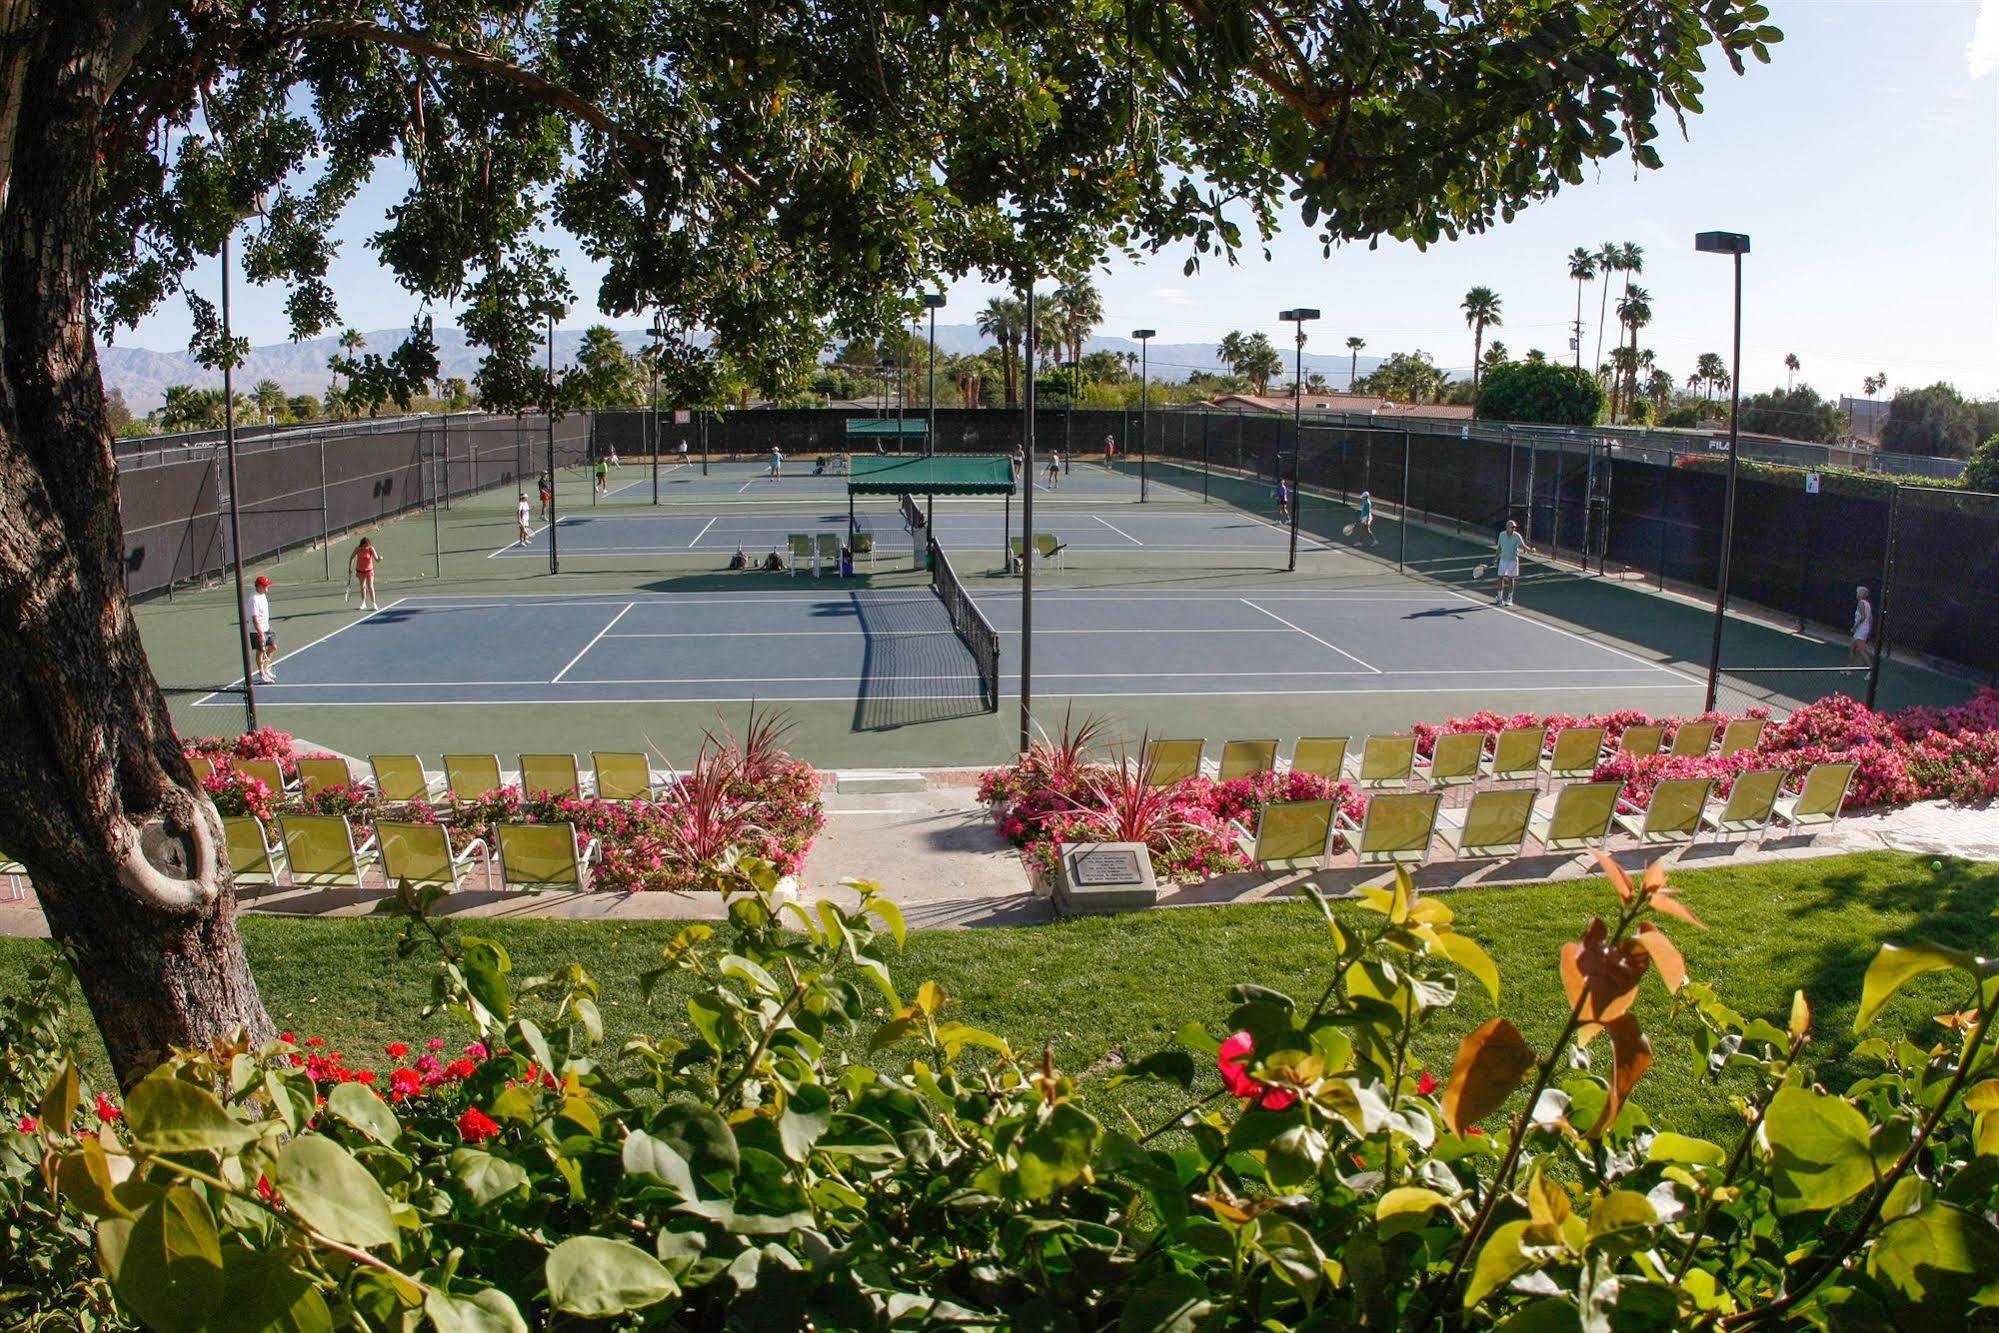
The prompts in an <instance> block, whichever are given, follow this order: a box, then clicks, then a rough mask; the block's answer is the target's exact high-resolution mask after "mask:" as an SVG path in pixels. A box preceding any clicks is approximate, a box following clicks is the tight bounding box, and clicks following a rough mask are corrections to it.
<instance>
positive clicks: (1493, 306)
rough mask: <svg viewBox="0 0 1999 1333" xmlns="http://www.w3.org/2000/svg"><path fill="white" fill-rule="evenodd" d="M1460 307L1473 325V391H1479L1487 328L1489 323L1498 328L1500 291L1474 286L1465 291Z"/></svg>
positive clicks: (1468, 322)
mask: <svg viewBox="0 0 1999 1333" xmlns="http://www.w3.org/2000/svg"><path fill="white" fill-rule="evenodd" d="M1458 308H1459V309H1460V310H1462V311H1464V312H1465V323H1467V324H1469V325H1471V391H1472V392H1473V393H1474V394H1476V393H1477V392H1478V383H1479V357H1480V356H1481V355H1482V354H1483V353H1484V350H1485V330H1486V326H1487V325H1491V326H1492V327H1493V328H1498V327H1499V325H1500V322H1501V321H1500V318H1499V293H1498V292H1495V291H1494V290H1492V288H1490V287H1474V288H1472V289H1471V290H1470V291H1468V292H1466V293H1465V299H1464V300H1463V301H1461V302H1460V303H1459V305H1458Z"/></svg>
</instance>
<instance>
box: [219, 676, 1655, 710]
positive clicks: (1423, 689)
mask: <svg viewBox="0 0 1999 1333" xmlns="http://www.w3.org/2000/svg"><path fill="white" fill-rule="evenodd" d="M1353 674H1355V675H1358V674H1359V673H1358V672H1355V673H1353ZM963 679H965V680H967V681H970V680H976V679H978V677H976V676H966V677H963ZM1036 679H1037V680H1047V679H1069V677H1044V676H1038V675H1037V677H1036ZM1000 680H1001V684H1002V685H1004V684H1005V683H1006V682H1007V681H1014V682H1015V683H1016V684H1017V683H1018V680H1019V678H1018V677H1017V676H1002V677H1001V678H1000ZM371 683H373V684H379V683H380V682H379V681H377V682H371ZM530 683H531V684H533V683H539V682H530ZM572 683H573V684H574V683H581V682H572ZM276 688H279V689H283V688H285V687H283V686H278V687H276ZM1469 688H1471V687H1467V686H1461V685H1444V686H1430V685H1425V686H1420V687H1418V688H1415V689H1382V690H1376V689H1359V690H1298V689H1278V690H1238V691H1235V692H1236V693H1239V694H1246V695H1251V696H1255V697H1258V698H1261V697H1263V696H1265V695H1271V696H1276V695H1291V696H1305V697H1311V698H1320V697H1324V698H1332V697H1335V696H1342V695H1373V694H1464V693H1466V692H1467V690H1468V689H1469ZM1687 688H1689V686H1687V685H1567V686H1544V685H1510V686H1499V687H1496V688H1492V689H1490V690H1489V691H1488V692H1490V693H1495V694H1529V695H1542V694H1607V693H1610V692H1612V691H1615V692H1617V693H1620V694H1630V693H1632V692H1633V691H1642V692H1645V693H1652V694H1656V693H1659V692H1662V691H1665V690H1672V691H1675V692H1678V691H1682V690H1685V689H1687ZM1212 694H1213V691H1211V690H1203V691H1198V692H1191V693H1190V692H1189V691H1187V690H1100V691H1096V692H1090V691H1074V690H1071V691H1065V692H1064V693H1063V696H1062V697H1064V698H1069V699H1205V698H1209V697H1211V696H1212ZM212 697H213V696H210V698H212ZM774 697H776V696H772V695H768V694H741V695H735V694H732V695H698V696H695V697H693V698H687V699H662V698H660V697H658V696H657V695H652V696H641V697H639V698H635V699H556V698H541V699H494V698H492V697H490V696H482V697H479V698H470V699H423V700H416V699H387V700H369V701H366V702H362V701H336V702H328V703H312V702H301V703H292V704H286V703H285V702H284V701H283V700H277V699H274V700H272V706H273V707H289V708H491V707H492V706H493V705H494V704H509V703H530V704H535V705H537V706H555V705H585V706H588V705H596V706H599V707H602V706H604V705H633V704H651V705H655V706H664V705H678V706H682V707H686V706H693V705H705V704H746V703H769V702H771V701H772V699H773V698H774ZM894 698H895V699H896V700H897V701H899V702H907V701H912V700H962V699H963V698H964V696H963V695H962V694H898V695H895V696H894ZM778 701H779V702H782V703H792V704H822V703H834V704H847V705H850V706H851V705H852V704H853V702H854V694H853V692H852V691H849V692H848V693H846V694H789V695H784V696H781V697H779V698H778ZM203 704H207V706H208V707H211V708H221V707H225V706H226V707H234V706H235V705H234V704H233V703H231V704H227V705H224V704H213V703H208V701H207V700H197V701H196V702H195V704H193V705H190V706H191V707H200V706H202V705H203Z"/></svg>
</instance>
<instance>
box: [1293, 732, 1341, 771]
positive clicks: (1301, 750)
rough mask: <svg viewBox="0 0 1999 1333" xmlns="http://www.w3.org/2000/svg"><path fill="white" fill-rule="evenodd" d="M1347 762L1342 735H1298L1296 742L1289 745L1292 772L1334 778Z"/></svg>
mask: <svg viewBox="0 0 1999 1333" xmlns="http://www.w3.org/2000/svg"><path fill="white" fill-rule="evenodd" d="M1346 762H1347V738H1346V737H1344V736H1300V737H1299V738H1298V743H1297V744H1296V745H1294V746H1292V747H1291V771H1292V772H1293V773H1316V774H1318V775H1319V776H1320V777H1322V778H1336V777H1338V776H1339V775H1340V771H1341V769H1343V768H1344V767H1345V766H1346Z"/></svg>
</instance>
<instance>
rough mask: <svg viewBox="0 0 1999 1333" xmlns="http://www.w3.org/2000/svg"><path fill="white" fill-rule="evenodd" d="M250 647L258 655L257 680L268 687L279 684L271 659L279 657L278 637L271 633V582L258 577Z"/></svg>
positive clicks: (252, 608) (252, 605)
mask: <svg viewBox="0 0 1999 1333" xmlns="http://www.w3.org/2000/svg"><path fill="white" fill-rule="evenodd" d="M250 647H251V648H252V649H253V650H254V651H255V652H256V654H257V679H258V680H260V681H262V682H263V683H264V684H266V685H272V684H275V683H276V682H277V679H278V677H277V674H276V673H275V672H273V671H272V670H271V659H272V658H273V657H275V656H277V652H278V640H277V636H276V635H274V634H272V633H271V581H270V580H269V579H267V578H265V577H264V576H263V575H262V574H259V575H257V591H255V592H253V593H251V594H250Z"/></svg>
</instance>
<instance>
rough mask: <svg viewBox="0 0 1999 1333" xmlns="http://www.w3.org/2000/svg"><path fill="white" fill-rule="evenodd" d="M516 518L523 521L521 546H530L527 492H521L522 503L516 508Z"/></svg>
mask: <svg viewBox="0 0 1999 1333" xmlns="http://www.w3.org/2000/svg"><path fill="white" fill-rule="evenodd" d="M514 517H516V518H518V519H519V520H520V521H521V540H520V544H521V545H522V546H526V545H527V544H528V493H527V492H526V491H522V492H521V494H520V503H519V504H517V505H515V506H514Z"/></svg>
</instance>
